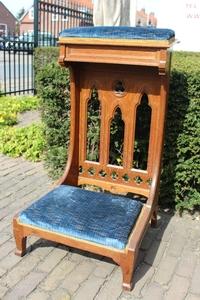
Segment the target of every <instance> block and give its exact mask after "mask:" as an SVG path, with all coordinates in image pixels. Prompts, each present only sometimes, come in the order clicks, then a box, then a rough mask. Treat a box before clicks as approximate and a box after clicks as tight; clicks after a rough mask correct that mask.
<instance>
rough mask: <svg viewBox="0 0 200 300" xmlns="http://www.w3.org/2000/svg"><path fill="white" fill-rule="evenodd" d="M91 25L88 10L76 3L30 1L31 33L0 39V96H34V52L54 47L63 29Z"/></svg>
mask: <svg viewBox="0 0 200 300" xmlns="http://www.w3.org/2000/svg"><path fill="white" fill-rule="evenodd" d="M72 1H73V0H72ZM91 25H93V20H92V9H91V8H89V7H86V6H83V5H80V4H78V3H77V0H74V2H71V1H68V0H46V1H43V0H34V23H33V24H32V31H30V28H27V30H24V29H23V30H24V32H23V34H21V35H20V34H18V36H16V35H12V36H11V35H9V36H6V37H0V95H6V94H25V93H34V91H35V90H34V81H35V80H34V48H35V47H45V46H56V45H57V41H58V37H59V33H60V32H61V31H62V30H63V29H65V28H71V27H78V26H91ZM18 27H19V28H20V24H18Z"/></svg>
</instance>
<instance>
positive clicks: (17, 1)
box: [1, 0, 162, 16]
mask: <svg viewBox="0 0 200 300" xmlns="http://www.w3.org/2000/svg"><path fill="white" fill-rule="evenodd" d="M1 1H2V2H3V4H4V5H6V7H7V8H8V9H9V10H10V11H11V12H12V13H13V14H14V15H15V16H16V14H17V13H18V12H19V10H20V9H21V8H22V7H24V8H25V9H27V8H29V7H30V6H31V4H32V3H33V0H1ZM161 1H162V0H137V3H138V6H139V7H146V9H147V10H149V11H151V10H153V11H155V9H156V10H157V9H159V7H158V6H159V3H160V2H161Z"/></svg>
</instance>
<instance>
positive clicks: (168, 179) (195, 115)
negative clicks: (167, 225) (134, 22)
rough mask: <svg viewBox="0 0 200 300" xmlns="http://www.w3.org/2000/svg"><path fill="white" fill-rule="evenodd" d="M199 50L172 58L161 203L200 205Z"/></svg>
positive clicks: (195, 206)
mask: <svg viewBox="0 0 200 300" xmlns="http://www.w3.org/2000/svg"><path fill="white" fill-rule="evenodd" d="M199 111H200V53H186V52H178V53H177V52H175V53H173V59H172V73H171V80H170V94H169V105H168V114H167V122H166V133H165V145H164V157H163V172H162V176H161V190H160V203H161V204H162V205H165V206H166V205H167V206H168V205H175V206H176V208H177V209H178V210H182V209H188V210H193V209H195V208H199V207H200V192H199V191H200V184H199V178H200V151H199V149H200V139H199V136H200V132H199V127H200V113H199Z"/></svg>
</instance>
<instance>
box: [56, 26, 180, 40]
mask: <svg viewBox="0 0 200 300" xmlns="http://www.w3.org/2000/svg"><path fill="white" fill-rule="evenodd" d="M174 36H175V33H174V31H173V30H171V29H163V28H151V27H127V26H119V27H118V26H116V27H114V26H96V27H76V28H70V29H65V30H63V31H62V32H61V34H60V37H61V38H62V37H81V38H103V39H106V38H107V39H134V40H169V39H171V38H173V37H174Z"/></svg>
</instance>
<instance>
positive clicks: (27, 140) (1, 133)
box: [0, 96, 45, 161]
mask: <svg viewBox="0 0 200 300" xmlns="http://www.w3.org/2000/svg"><path fill="white" fill-rule="evenodd" d="M39 108H40V100H39V98H37V97H35V96H3V97H1V98H0V153H3V154H5V155H8V156H11V157H19V156H23V157H24V158H25V159H28V160H31V161H40V160H42V158H43V151H44V144H45V142H44V135H43V125H42V124H32V125H30V126H27V127H23V128H13V127H12V126H13V125H15V124H17V116H18V114H19V113H22V112H25V111H28V110H35V109H39Z"/></svg>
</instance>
